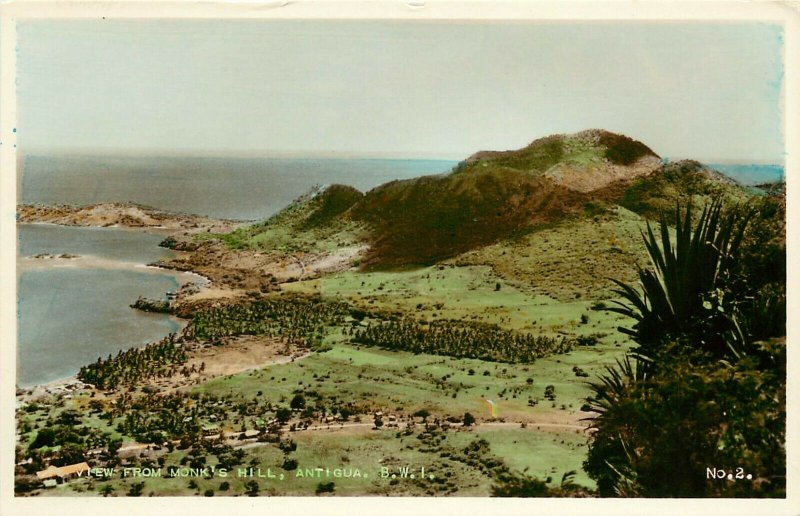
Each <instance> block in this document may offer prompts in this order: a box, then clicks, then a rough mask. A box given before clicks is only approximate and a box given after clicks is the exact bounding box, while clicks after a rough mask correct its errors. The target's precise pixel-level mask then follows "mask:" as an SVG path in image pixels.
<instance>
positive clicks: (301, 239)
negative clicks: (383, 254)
mask: <svg viewBox="0 0 800 516" xmlns="http://www.w3.org/2000/svg"><path fill="white" fill-rule="evenodd" d="M361 197H362V194H361V193H360V192H359V191H358V190H356V189H355V188H352V187H349V186H343V185H331V186H329V187H327V188H321V187H317V188H315V189H313V190H312V191H311V192H309V193H308V194H305V195H303V196H301V197H300V198H298V199H296V200H295V201H294V202H293V203H292V204H290V205H289V206H288V207H286V208H285V209H284V210H282V211H280V212H279V213H277V214H275V215H274V216H272V217H270V218H269V219H268V220H266V221H264V222H260V223H258V224H254V225H252V226H248V227H244V228H239V229H236V230H234V231H232V232H230V233H226V234H223V235H205V234H202V235H199V236H198V238H202V239H209V238H214V239H220V240H221V241H222V242H223V243H225V245H227V246H228V247H229V248H230V249H236V250H242V249H250V250H256V251H279V252H285V253H307V252H325V251H332V250H335V249H339V248H341V247H345V246H349V245H359V244H360V243H362V242H363V241H364V239H365V238H366V232H365V229H364V228H363V227H361V225H359V224H357V223H355V222H354V221H353V220H350V219H347V218H345V217H341V216H340V215H341V214H342V213H343V212H344V211H346V210H347V209H348V208H349V207H350V206H351V205H352V204H353V203H354V202H356V201H358V199H360V198H361Z"/></svg>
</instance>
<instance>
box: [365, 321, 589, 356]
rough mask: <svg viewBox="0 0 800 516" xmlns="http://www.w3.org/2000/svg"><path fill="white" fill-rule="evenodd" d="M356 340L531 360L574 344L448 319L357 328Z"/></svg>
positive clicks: (435, 352)
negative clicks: (427, 323) (427, 322)
mask: <svg viewBox="0 0 800 516" xmlns="http://www.w3.org/2000/svg"><path fill="white" fill-rule="evenodd" d="M353 342H356V343H359V344H366V345H368V346H379V347H382V348H384V349H401V350H404V351H411V352H412V353H429V354H433V355H447V356H452V357H465V358H477V359H480V360H488V361H492V362H527V363H530V362H533V361H535V360H536V359H537V358H541V357H543V356H546V355H550V354H552V353H566V352H568V351H570V350H571V349H572V345H573V344H572V342H571V341H569V340H568V339H566V338H564V337H561V338H560V339H554V338H551V337H543V336H534V335H531V334H521V333H515V332H512V331H508V330H502V329H500V328H498V327H496V326H487V325H481V324H475V323H472V324H469V323H459V322H458V321H448V320H439V321H435V322H432V323H431V324H429V325H423V324H420V323H418V322H414V321H411V320H404V321H389V322H385V323H381V324H375V325H370V326H367V327H366V328H364V329H357V330H356V331H355V332H354V334H353Z"/></svg>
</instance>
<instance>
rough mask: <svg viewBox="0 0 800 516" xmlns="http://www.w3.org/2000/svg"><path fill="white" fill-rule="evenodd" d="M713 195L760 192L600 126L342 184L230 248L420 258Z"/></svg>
mask: <svg viewBox="0 0 800 516" xmlns="http://www.w3.org/2000/svg"><path fill="white" fill-rule="evenodd" d="M715 195H723V196H726V197H728V198H731V199H734V200H744V199H746V198H747V197H748V196H749V195H750V194H749V193H747V192H746V191H745V189H744V188H742V187H741V186H740V185H738V184H736V183H735V182H734V181H732V180H729V179H727V178H726V177H724V176H722V175H721V174H719V173H717V172H715V171H713V170H711V169H708V168H706V167H704V166H703V165H701V164H699V163H697V162H692V161H684V162H677V163H669V164H665V163H663V161H662V160H661V158H659V157H658V155H657V154H656V153H655V152H653V151H652V150H651V149H650V148H649V147H647V146H646V145H644V144H643V143H641V142H639V141H636V140H634V139H632V138H629V137H627V136H624V135H619V134H614V133H610V132H608V131H603V130H597V129H593V130H588V131H583V132H580V133H576V134H571V135H553V136H548V137H546V138H541V139H538V140H535V141H533V142H532V143H531V144H530V145H528V146H526V147H524V148H522V149H519V150H512V151H482V152H478V153H475V154H473V155H472V156H470V157H469V158H467V159H466V160H464V161H462V162H461V163H459V165H458V166H456V167H455V168H454V169H453V171H452V172H450V173H448V174H441V175H436V176H425V177H419V178H415V179H409V180H403V181H392V182H389V183H386V184H383V185H381V186H379V187H377V188H374V189H373V190H370V191H369V192H367V193H365V194H362V193H361V192H358V191H357V190H355V189H354V188H351V187H347V186H342V185H332V186H329V187H327V188H324V189H319V190H316V191H314V192H312V193H311V194H309V195H307V196H304V197H302V198H300V199H298V200H297V201H296V202H295V203H293V204H292V205H291V206H289V207H288V208H287V209H285V210H283V211H282V212H281V213H279V214H277V215H275V216H274V217H272V218H271V219H269V220H267V221H265V222H263V223H260V224H256V225H254V226H251V227H249V228H245V229H242V230H239V231H238V232H234V233H231V234H229V235H225V236H223V237H222V239H223V241H225V242H226V243H227V244H228V245H229V246H230V247H232V248H239V249H243V248H245V249H254V250H282V251H285V252H292V253H298V252H324V251H328V250H331V249H335V248H336V247H337V246H341V245H358V244H366V245H367V246H368V250H367V251H366V253H365V255H364V256H363V261H362V263H363V265H364V266H365V267H366V268H387V267H388V268H392V267H403V266H418V265H429V264H433V263H437V262H439V261H442V260H445V259H448V258H453V257H456V256H458V255H460V254H462V253H465V252H468V251H471V250H474V249H479V248H482V247H485V246H487V245H491V244H494V243H497V242H501V241H505V240H508V239H514V238H516V237H519V236H520V235H524V234H527V233H529V232H530V231H533V230H535V229H536V228H540V227H543V226H544V225H550V224H553V223H560V222H562V221H566V220H570V219H571V218H576V219H582V218H584V217H586V216H587V215H591V214H592V213H595V212H597V211H598V210H599V211H604V210H607V209H609V208H613V207H614V206H615V205H618V206H620V207H623V208H625V209H627V210H629V211H631V212H634V213H635V214H638V215H640V216H644V217H646V218H655V217H657V216H658V215H659V213H660V212H661V211H663V210H672V209H674V207H675V205H676V202H681V203H683V204H685V203H686V202H689V200H692V201H700V200H702V199H704V198H708V197H710V196H715Z"/></svg>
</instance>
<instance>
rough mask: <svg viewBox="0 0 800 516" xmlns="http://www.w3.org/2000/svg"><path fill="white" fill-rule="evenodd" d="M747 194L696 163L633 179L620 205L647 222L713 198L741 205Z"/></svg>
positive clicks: (668, 166) (670, 165)
mask: <svg viewBox="0 0 800 516" xmlns="http://www.w3.org/2000/svg"><path fill="white" fill-rule="evenodd" d="M748 197H749V194H748V192H747V190H746V189H745V188H743V187H741V186H739V185H737V184H736V183H734V182H733V181H732V180H730V179H727V178H726V177H725V176H722V175H721V174H719V173H718V172H715V171H713V170H711V169H709V168H707V167H705V166H704V165H702V164H700V163H698V162H697V161H691V160H684V161H676V162H674V163H668V164H666V165H664V166H662V167H661V169H660V170H659V171H658V172H657V173H655V174H650V175H648V176H645V177H642V178H639V179H636V180H634V181H633V183H632V184H631V185H630V186H629V187H628V188H627V189H626V190H625V192H624V193H623V195H622V198H621V199H620V200H619V204H620V205H621V206H623V207H625V208H627V209H629V210H631V211H633V212H635V213H638V214H640V215H642V216H644V217H646V218H648V219H651V220H658V219H659V218H660V217H661V214H662V213H664V212H669V211H670V210H673V209H674V208H675V205H676V203H679V202H680V203H683V204H695V205H699V204H703V203H704V202H708V201H710V200H711V199H713V198H724V199H725V200H726V201H727V202H728V203H734V202H742V201H745V200H746V199H747V198H748Z"/></svg>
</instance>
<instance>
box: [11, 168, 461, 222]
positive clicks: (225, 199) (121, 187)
mask: <svg viewBox="0 0 800 516" xmlns="http://www.w3.org/2000/svg"><path fill="white" fill-rule="evenodd" d="M20 164H21V167H20V168H21V169H22V175H21V177H22V180H21V195H20V196H19V199H20V201H21V202H22V203H41V204H78V205H85V204H93V203H99V202H112V201H116V202H135V203H139V204H144V205H146V206H152V207H154V208H161V209H165V210H170V211H178V212H183V213H194V214H197V215H207V216H210V217H215V218H228V219H240V220H258V219H264V218H267V217H269V216H270V215H273V214H275V213H276V212H278V211H279V210H281V209H282V208H284V207H285V206H287V205H288V204H289V203H291V202H292V201H293V200H294V199H296V198H297V197H299V196H301V195H302V194H304V193H306V192H308V191H309V190H310V189H311V188H312V187H313V186H314V185H325V184H334V183H340V184H345V185H349V186H353V187H355V188H358V189H359V190H361V191H362V192H363V191H367V190H369V189H372V188H375V187H376V186H378V185H380V184H383V183H386V182H388V181H391V180H393V179H408V178H412V177H417V176H423V175H429V174H438V173H441V172H447V171H449V170H450V169H452V168H453V167H454V166H455V165H456V164H457V162H455V161H446V160H430V159H344V158H342V159H321V158H308V159H296V158H221V157H211V158H188V157H175V156H170V157H123V156H68V157H53V156H27V157H25V158H23V159H22V160H21V163H20Z"/></svg>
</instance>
